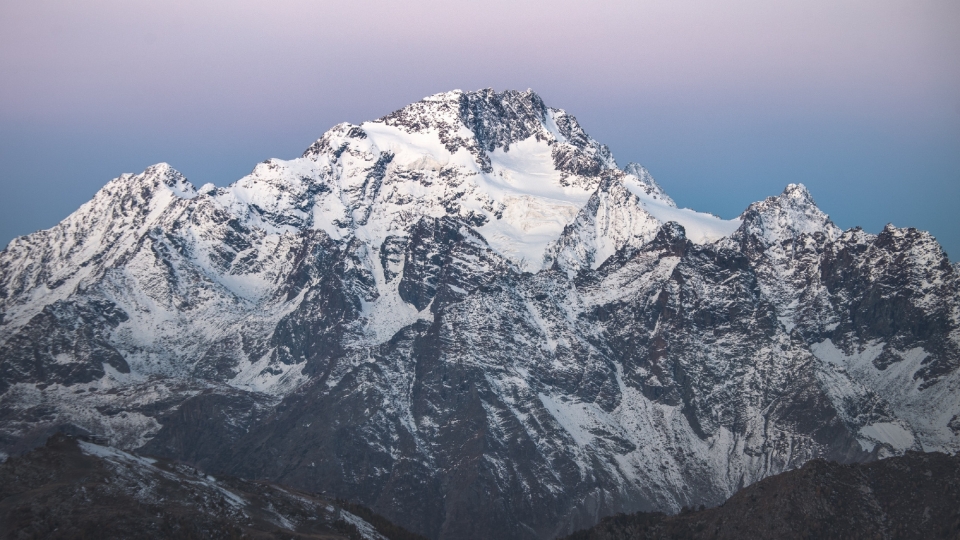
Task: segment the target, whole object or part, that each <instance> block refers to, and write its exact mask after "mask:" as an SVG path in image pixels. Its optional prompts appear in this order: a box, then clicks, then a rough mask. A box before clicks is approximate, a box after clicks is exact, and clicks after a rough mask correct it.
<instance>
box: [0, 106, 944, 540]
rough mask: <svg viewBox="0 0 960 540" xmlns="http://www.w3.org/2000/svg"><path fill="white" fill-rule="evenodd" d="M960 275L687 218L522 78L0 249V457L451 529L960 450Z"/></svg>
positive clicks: (773, 201) (901, 238)
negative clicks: (169, 464)
mask: <svg viewBox="0 0 960 540" xmlns="http://www.w3.org/2000/svg"><path fill="white" fill-rule="evenodd" d="M958 366H960V281H958V279H957V276H956V270H955V266H954V265H951V264H950V263H949V260H948V259H947V258H946V255H945V254H944V253H943V251H942V249H940V247H939V245H937V244H936V241H935V239H933V237H931V236H930V235H929V234H928V233H922V232H919V231H916V230H913V229H896V228H893V227H888V228H887V229H885V230H884V231H883V232H881V233H880V234H879V235H870V234H867V233H865V232H863V231H861V230H858V229H851V230H848V231H840V230H839V228H837V227H836V225H834V224H833V223H832V221H830V219H829V217H828V216H826V214H824V213H823V212H822V211H820V210H819V209H818V208H817V207H816V204H815V203H814V201H813V198H812V196H811V195H810V194H809V192H808V191H807V190H806V188H805V187H803V186H802V185H789V186H787V188H786V189H785V190H784V191H783V193H781V194H780V195H777V196H774V197H769V198H767V199H766V200H764V201H760V202H757V203H754V204H752V205H750V206H749V207H748V208H747V209H746V210H745V211H744V213H743V214H742V215H741V216H739V217H738V218H737V219H734V220H722V219H720V218H717V217H716V216H712V215H710V214H704V213H698V212H695V211H693V210H689V209H681V208H677V207H676V204H675V203H674V202H673V200H672V199H670V198H669V196H668V195H667V194H666V193H664V192H663V190H662V188H660V186H659V185H658V184H657V183H656V181H655V180H654V179H653V177H652V176H651V175H650V174H649V172H648V171H646V169H644V168H643V167H642V166H639V165H636V164H628V165H627V166H625V167H624V168H623V169H620V168H618V167H616V162H615V161H614V160H613V156H612V155H611V154H610V153H609V150H608V149H606V147H605V146H603V145H602V144H600V143H599V142H597V141H594V140H593V139H591V138H589V136H588V135H586V134H585V133H584V132H583V130H582V129H581V128H580V127H579V124H578V123H577V122H576V120H575V119H574V118H573V117H572V116H570V115H569V114H567V113H566V112H564V111H562V110H561V109H553V108H550V107H547V106H546V105H545V104H544V103H543V102H542V100H541V99H540V98H539V97H538V96H537V95H536V94H535V93H533V92H530V91H527V92H513V91H506V92H502V93H496V92H493V91H492V90H482V91H478V92H460V91H455V92H448V93H444V94H438V95H436V96H432V97H429V98H426V99H425V100H423V101H421V102H418V103H415V104H412V105H410V106H408V107H405V108H403V109H400V110H399V111H397V112H395V113H391V114H390V115H386V116H384V117H382V118H381V119H380V120H377V121H373V122H365V123H362V124H360V125H357V126H355V125H350V124H340V125H338V126H335V127H333V128H331V129H330V130H329V131H327V132H326V133H325V134H324V135H323V136H322V137H320V138H319V139H318V140H317V141H316V142H315V143H313V144H312V145H311V146H310V147H309V148H308V149H307V150H306V151H305V152H304V154H303V156H302V157H300V158H296V159H293V160H278V159H270V160H266V161H264V162H262V163H260V164H258V165H257V166H256V167H255V168H254V170H253V171H252V172H251V173H250V174H249V175H247V176H245V177H244V178H242V179H240V180H238V181H237V182H235V183H234V184H231V185H230V186H227V187H220V188H217V187H213V186H210V185H206V186H203V187H201V188H199V189H197V188H195V187H193V186H192V184H190V183H189V182H188V181H187V180H186V179H184V178H183V177H182V175H180V174H179V173H177V172H176V171H175V170H173V169H172V168H171V167H169V165H166V164H158V165H156V166H153V167H150V168H148V169H147V170H146V171H144V173H141V174H139V175H122V176H121V177H118V178H117V179H115V180H113V181H111V182H110V183H108V184H107V186H105V187H104V188H103V189H101V190H100V191H99V192H98V193H97V195H95V196H94V198H93V199H92V200H91V201H90V202H88V203H86V204H85V205H83V206H82V207H81V209H80V210H78V211H77V212H75V213H73V214H71V216H69V217H68V218H66V219H65V220H64V221H63V222H62V223H61V224H59V225H57V226H56V227H54V228H52V229H49V230H47V231H40V232H38V233H34V234H33V235H28V236H26V237H20V238H18V239H15V240H14V241H13V242H11V244H10V245H9V246H8V247H7V249H5V250H4V251H3V252H0V444H2V446H0V451H3V452H4V453H7V454H14V453H17V452H20V451H22V450H23V449H25V448H28V447H30V446H31V445H33V444H36V442H37V441H40V440H42V439H43V437H44V436H46V434H49V433H51V432H53V431H56V430H58V429H62V428H63V427H64V426H73V427H72V428H71V429H79V430H82V431H83V432H87V433H91V434H94V435H97V436H101V437H105V438H106V439H107V440H109V441H110V442H111V443H112V444H114V445H116V446H119V447H121V448H123V449H124V450H135V449H140V450H141V451H144V452H149V453H152V454H154V455H157V456H162V457H168V458H171V459H177V460H182V461H185V462H189V463H193V464H195V465H197V466H200V467H202V468H204V469H206V470H209V471H212V472H215V473H221V472H222V473H228V474H232V475H238V476H241V477H251V478H268V479H271V480H274V481H280V482H283V483H286V484H288V485H291V486H292V487H294V488H297V489H303V490H307V491H321V490H328V491H329V492H331V493H336V494H337V495H338V496H342V497H343V498H346V499H350V500H356V501H360V502H362V503H363V504H365V505H367V506H369V507H371V508H373V509H374V510H375V511H377V512H378V513H380V514H382V515H384V516H385V517H386V518H388V519H390V520H392V521H394V522H396V523H399V524H400V525H402V526H404V527H406V528H408V529H410V530H413V531H415V532H417V533H420V534H424V535H426V536H429V537H434V538H471V537H477V536H486V537H491V536H498V537H504V538H547V537H554V536H556V535H558V534H563V533H569V532H572V531H574V530H577V529H579V528H583V527H585V526H589V525H592V524H593V523H595V522H596V521H597V520H598V519H599V518H600V517H602V516H604V515H609V514H613V513H616V512H622V511H630V512H632V511H637V510H661V511H671V512H672V511H676V510H679V509H680V508H681V507H682V506H696V505H699V504H717V503H719V502H720V501H723V500H724V499H726V498H727V497H729V496H730V495H731V494H732V493H733V492H734V491H736V490H737V489H739V488H740V487H743V486H744V485H748V484H751V483H753V482H755V481H757V480H759V479H761V478H763V477H766V476H769V475H771V474H776V473H779V472H782V471H785V470H790V469H792V468H795V467H797V466H799V465H801V464H802V463H804V462H806V461H808V460H810V459H813V458H817V457H825V458H831V459H835V460H838V461H841V462H857V461H864V460H871V459H875V458H877V457H883V456H889V455H897V454H902V453H904V452H906V451H908V450H919V449H923V450H939V451H946V452H956V451H957V450H958V449H960V421H958V420H957V417H958V415H960V371H958Z"/></svg>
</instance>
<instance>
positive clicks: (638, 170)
mask: <svg viewBox="0 0 960 540" xmlns="http://www.w3.org/2000/svg"><path fill="white" fill-rule="evenodd" d="M623 172H625V173H627V174H629V175H631V176H634V177H636V178H637V180H639V181H640V185H641V186H643V189H644V191H646V192H647V194H648V195H651V196H653V197H654V198H657V199H660V200H662V201H663V202H664V204H666V205H668V206H673V207H676V206H677V203H675V202H673V199H671V198H670V196H669V195H667V193H666V192H665V191H664V190H663V187H661V186H660V184H658V183H657V181H656V180H654V179H653V175H652V174H650V171H648V170H647V168H646V167H644V166H643V165H640V164H639V163H634V162H632V161H631V162H630V163H627V165H626V166H625V167H624V168H623Z"/></svg>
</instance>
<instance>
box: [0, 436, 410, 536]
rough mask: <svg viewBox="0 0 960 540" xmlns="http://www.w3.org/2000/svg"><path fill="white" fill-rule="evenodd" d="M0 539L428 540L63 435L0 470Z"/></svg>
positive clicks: (279, 491) (280, 493)
mask: <svg viewBox="0 0 960 540" xmlns="http://www.w3.org/2000/svg"><path fill="white" fill-rule="evenodd" d="M344 506H348V507H350V509H351V510H353V512H350V511H348V510H346V509H345V508H344ZM358 514H361V515H363V517H362V518H361V517H360V516H359V515H358ZM0 536H2V538H4V539H8V538H9V539H13V538H17V539H20V538H24V539H25V538H45V539H46V538H49V539H53V538H63V539H67V538H69V539H84V538H96V539H98V540H107V539H113V538H138V539H148V538H157V539H159V538H164V539H166V538H177V539H192V538H197V539H201V538H202V539H241V538H250V539H258V538H271V539H281V538H283V539H304V540H306V539H329V540H333V539H347V538H349V539H361V538H362V539H369V540H383V539H391V540H418V539H419V540H424V539H423V537H420V536H417V535H414V534H411V533H409V532H407V531H405V530H403V529H401V528H399V527H396V526H395V525H392V524H391V523H389V522H388V521H387V520H385V519H383V518H382V517H380V516H377V515H376V514H373V513H372V512H370V511H369V510H367V509H366V508H363V507H357V506H354V505H344V504H343V503H340V502H335V501H329V500H325V499H323V498H320V497H317V496H311V495H308V494H304V493H299V492H294V491H290V490H287V489H284V488H281V487H279V486H276V485H272V484H267V483H261V482H249V481H244V480H238V479H233V478H214V477H212V476H209V475H206V474H204V473H202V472H199V471H197V470H196V469H194V468H192V467H188V466H185V465H181V464H176V463H172V462H164V461H158V460H154V459H150V458H144V457H140V456H136V455H133V454H128V453H126V452H122V451H119V450H116V449H113V448H110V447H106V446H100V445H97V444H94V443H91V442H88V441H78V440H77V439H75V438H72V437H68V436H66V435H62V434H57V435H54V436H53V437H51V438H50V439H49V440H48V441H47V444H46V446H44V447H42V448H37V449H36V450H33V451H32V452H30V453H28V454H26V455H24V456H22V457H12V458H10V459H8V460H7V461H6V462H5V463H3V465H0Z"/></svg>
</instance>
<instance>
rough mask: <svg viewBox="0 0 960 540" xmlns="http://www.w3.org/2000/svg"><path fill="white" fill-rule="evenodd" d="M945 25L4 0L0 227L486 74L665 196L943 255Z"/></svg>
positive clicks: (209, 168)
mask: <svg viewBox="0 0 960 540" xmlns="http://www.w3.org/2000/svg"><path fill="white" fill-rule="evenodd" d="M559 4H565V5H562V6H559ZM958 28H960V3H957V2H956V1H953V0H942V1H926V0H920V1H913V2H903V1H901V2H891V1H870V2H867V1H844V2H825V1H805V2H758V1H736V2H723V3H716V2H689V1H680V2H676V1H671V2H665V1H664V2H606V3H602V4H597V3H586V2H583V3H575V2H522V1H511V2H501V1H498V0H491V1H487V2H473V1H469V2H439V1H437V2H432V1H426V0H423V1H415V2H403V3H401V2H370V1H357V2H349V3H348V2H306V1H284V2H270V3H266V2H245V1H233V2H163V3H159V2H127V1H114V2H110V1H90V2H66V1H46V0H38V1H32V2H4V3H2V5H0V73H2V76H0V186H2V189H3V197H0V245H6V244H7V242H9V240H10V239H12V238H13V237H15V236H18V235H23V234H27V233H30V232H32V231H34V230H37V229H41V228H47V227H50V226H53V225H54V224H55V223H57V222H58V221H59V220H61V219H62V218H64V217H65V216H66V215H68V214H69V213H70V212H72V211H73V210H75V209H76V208H77V207H78V206H79V205H80V204H82V203H83V202H85V201H87V200H88V199H89V198H90V197H91V196H92V195H93V194H94V192H95V191H96V190H97V189H99V188H100V187H101V186H102V185H103V184H105V183H106V182H107V181H108V180H110V179H111V178H113V177H115V176H118V175H119V174H120V173H123V172H139V171H142V170H143V169H144V168H145V167H147V166H149V165H151V164H153V163H157V162H161V161H164V162H168V163H170V164H171V165H172V166H173V167H175V168H177V169H178V170H180V171H181V172H183V173H184V174H185V175H186V176H187V177H188V178H189V179H190V180H191V181H192V182H193V183H194V184H195V185H201V184H204V183H206V182H214V183H215V184H217V185H226V184H229V183H230V182H232V181H234V180H236V179H238V178H240V177H242V176H243V175H245V174H246V173H247V172H249V171H250V169H251V168H252V167H253V166H254V165H255V164H256V163H257V162H259V161H262V160H263V159H266V158H269V157H278V158H284V159H289V158H293V157H297V156H299V155H300V153H301V152H302V151H303V150H304V149H305V148H307V147H308V146H309V145H310V143H311V142H313V141H314V140H315V139H317V138H318V137H319V136H320V135H321V134H322V133H323V132H324V131H326V130H327V129H328V128H330V127H331V126H333V125H334V124H336V123H339V122H342V121H349V122H354V123H359V122H362V121H364V120H370V119H374V118H377V117H379V116H381V115H383V114H386V113H388V112H390V111H392V110H394V109H397V108H399V107H401V106H403V105H405V104H407V103H410V102H413V101H416V100H419V99H420V98H422V97H424V96H426V95H430V94H434V93H437V92H441V91H446V90H451V89H455V88H460V89H464V90H473V89H477V88H485V87H492V88H495V89H496V90H498V91H499V90H503V89H520V90H522V89H526V88H532V89H533V90H535V91H537V92H538V93H539V94H540V95H541V96H542V97H543V99H544V101H545V102H546V103H547V104H548V105H550V106H553V107H559V108H563V109H566V110H567V111H569V112H571V113H572V114H574V115H575V116H576V117H577V118H578V119H579V121H580V123H581V124H582V125H583V127H584V129H586V131H587V132H588V133H589V134H590V135H592V136H593V137H595V138H596V139H598V140H600V141H602V142H604V143H606V144H608V145H609V146H610V148H611V150H612V151H613V153H614V155H615V156H616V158H617V160H618V162H619V163H620V164H621V165H624V164H626V163H627V162H629V161H636V162H639V163H642V164H644V165H645V166H646V167H647V168H648V169H649V170H650V171H651V172H652V174H653V175H654V176H655V177H656V178H657V180H658V181H659V182H660V183H661V184H662V185H663V187H664V188H665V190H666V191H667V192H668V193H669V194H670V195H671V196H672V197H673V198H674V199H676V201H677V203H678V204H679V205H680V206H687V207H692V208H696V209H698V210H701V211H709V212H713V213H715V214H718V215H720V216H722V217H724V218H732V217H735V216H736V215H737V214H739V213H740V212H741V211H742V210H743V209H744V208H745V207H746V206H747V205H748V204H749V203H750V202H752V201H755V200H759V199H762V198H763V197H765V196H768V195H775V194H778V193H780V191H781V190H782V189H783V187H784V186H785V185H786V184H788V183H791V182H802V183H804V184H806V185H807V187H808V188H809V189H810V190H811V192H812V193H813V195H814V197H815V198H816V199H817V202H818V203H819V205H820V207H821V208H822V209H823V210H824V211H825V212H827V213H828V214H830V215H831V216H832V217H833V219H834V221H835V222H836V223H837V224H838V225H840V226H841V227H843V228H848V227H852V226H855V225H861V226H863V227H864V228H865V229H867V230H868V231H870V232H878V231H879V230H880V229H881V228H882V227H883V225H884V224H885V223H887V222H893V223H894V224H895V225H897V226H900V227H907V226H910V227H918V228H921V229H926V230H929V231H931V232H932V233H933V234H934V235H935V236H936V237H937V238H938V239H939V240H940V242H941V243H942V244H943V246H944V247H945V249H946V250H947V252H948V253H950V255H951V260H952V261H957V260H958V254H960V217H958V216H960V213H958V203H960V90H958V89H960V62H958V61H957V59H958V58H960V32H958V31H957V30H958Z"/></svg>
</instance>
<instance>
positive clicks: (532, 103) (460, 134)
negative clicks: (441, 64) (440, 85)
mask: <svg viewBox="0 0 960 540" xmlns="http://www.w3.org/2000/svg"><path fill="white" fill-rule="evenodd" d="M375 122H376V123H381V124H386V125H388V126H393V127H396V128H398V129H401V130H403V131H406V132H408V133H426V132H431V131H432V132H435V133H437V134H438V135H439V137H440V141H441V142H442V143H443V144H444V146H446V148H447V150H449V151H450V152H451V153H453V152H456V151H457V150H458V149H460V148H466V149H467V150H468V151H469V152H470V153H471V154H473V155H474V157H475V158H476V160H477V163H478V164H479V165H480V168H481V170H482V171H483V172H491V171H492V168H491V167H492V165H491V163H490V157H489V156H488V155H487V154H488V153H490V152H493V151H495V150H503V151H504V152H509V151H510V147H511V146H512V145H514V144H516V143H519V142H521V141H524V140H527V139H530V138H534V139H536V140H537V141H544V142H546V143H547V144H549V145H550V146H552V147H553V150H552V154H553V160H554V163H555V165H556V167H557V169H558V170H561V171H564V172H566V173H569V174H576V175H581V176H597V175H599V174H600V172H601V171H603V170H605V169H612V168H616V162H615V161H614V159H613V155H612V154H611V153H610V149H609V148H607V147H606V145H603V144H600V143H599V142H597V141H595V140H594V139H592V138H590V136H588V135H587V134H586V132H584V131H583V128H581V127H580V124H579V122H577V119H576V118H574V117H573V116H572V115H569V114H567V112H566V111H564V110H562V109H554V108H551V107H547V106H546V104H544V102H543V99H541V98H540V96H539V95H537V93H536V92H534V91H533V90H526V91H522V92H520V91H517V90H504V91H503V92H496V91H495V90H493V89H492V88H486V89H483V90H476V91H472V92H464V91H462V90H453V91H450V92H444V93H440V94H434V95H432V96H429V97H426V98H424V99H422V100H420V101H418V102H416V103H412V104H410V105H407V106H406V107H403V108H402V109H399V110H397V111H394V112H392V113H390V114H388V115H386V116H384V117H382V118H379V119H378V120H376V121H375Z"/></svg>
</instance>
